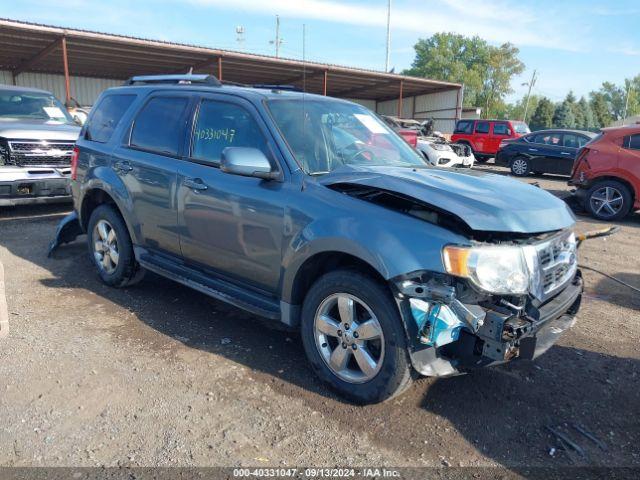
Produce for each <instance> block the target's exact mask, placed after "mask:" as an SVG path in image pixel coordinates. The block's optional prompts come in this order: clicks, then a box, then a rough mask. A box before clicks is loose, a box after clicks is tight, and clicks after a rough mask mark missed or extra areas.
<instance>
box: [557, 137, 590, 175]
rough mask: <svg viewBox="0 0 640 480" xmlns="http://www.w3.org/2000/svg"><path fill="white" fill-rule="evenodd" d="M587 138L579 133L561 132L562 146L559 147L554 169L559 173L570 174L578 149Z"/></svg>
mask: <svg viewBox="0 0 640 480" xmlns="http://www.w3.org/2000/svg"><path fill="white" fill-rule="evenodd" d="M588 141H589V138H588V137H586V136H584V135H580V134H579V133H573V132H566V133H563V134H562V148H561V149H560V158H559V160H558V162H557V163H556V171H555V172H553V173H557V174H559V175H571V171H572V170H573V162H574V161H575V159H576V155H577V154H578V150H579V149H580V148H582V147H583V146H584V145H585V144H586V143H587V142H588Z"/></svg>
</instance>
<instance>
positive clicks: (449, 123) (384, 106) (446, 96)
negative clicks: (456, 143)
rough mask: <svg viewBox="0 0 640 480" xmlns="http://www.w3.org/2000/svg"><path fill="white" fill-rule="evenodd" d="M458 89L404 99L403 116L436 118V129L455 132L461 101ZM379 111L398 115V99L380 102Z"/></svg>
mask: <svg viewBox="0 0 640 480" xmlns="http://www.w3.org/2000/svg"><path fill="white" fill-rule="evenodd" d="M458 93H459V91H458V90H447V91H445V92H437V93H429V94H426V95H418V96H417V97H405V98H403V99H402V117H403V118H415V119H417V120H424V119H427V118H434V119H435V129H436V130H438V131H440V132H442V133H453V129H454V128H455V124H456V115H457V113H458V110H457V108H458V102H459V101H460V96H459V94H458ZM377 111H378V113H380V114H382V115H392V116H396V115H398V100H387V101H385V102H379V103H378V110H377Z"/></svg>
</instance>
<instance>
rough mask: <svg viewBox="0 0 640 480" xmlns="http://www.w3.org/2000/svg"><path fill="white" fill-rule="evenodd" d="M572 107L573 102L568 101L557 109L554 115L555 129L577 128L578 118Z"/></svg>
mask: <svg viewBox="0 0 640 480" xmlns="http://www.w3.org/2000/svg"><path fill="white" fill-rule="evenodd" d="M571 107H572V105H571V102H569V101H568V100H566V99H565V100H564V101H563V102H562V103H560V104H559V105H558V106H557V107H556V111H555V112H554V114H553V126H554V128H576V117H575V116H574V114H573V108H571Z"/></svg>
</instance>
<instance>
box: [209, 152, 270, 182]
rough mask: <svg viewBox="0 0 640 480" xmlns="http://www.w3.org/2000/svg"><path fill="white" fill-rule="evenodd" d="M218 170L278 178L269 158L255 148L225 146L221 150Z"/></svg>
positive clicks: (268, 178)
mask: <svg viewBox="0 0 640 480" xmlns="http://www.w3.org/2000/svg"><path fill="white" fill-rule="evenodd" d="M220 170H222V171H223V172H225V173H230V174H232V175H241V176H243V177H256V178H263V179H265V180H273V179H275V178H278V172H276V171H274V170H273V168H272V167H271V163H270V162H269V159H267V157H266V156H265V154H264V153H262V151H260V150H258V149H257V148H247V147H227V148H225V149H224V150H223V151H222V155H221V158H220Z"/></svg>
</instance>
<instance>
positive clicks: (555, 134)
mask: <svg viewBox="0 0 640 480" xmlns="http://www.w3.org/2000/svg"><path fill="white" fill-rule="evenodd" d="M595 136H596V134H595V133H592V132H585V131H582V130H540V131H537V132H533V133H530V134H529V135H525V136H523V137H520V138H515V139H505V140H502V142H501V143H500V148H499V150H498V153H497V154H496V158H495V163H496V165H502V166H504V167H509V168H510V169H511V173H512V174H513V175H515V176H516V177H524V176H527V175H529V174H530V173H531V172H533V173H536V174H541V173H553V174H556V175H571V171H572V170H573V162H574V160H575V159H576V155H577V154H578V150H579V149H580V148H582V147H584V146H585V145H586V144H587V143H588V142H590V141H591V140H593V138H594V137H595Z"/></svg>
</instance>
